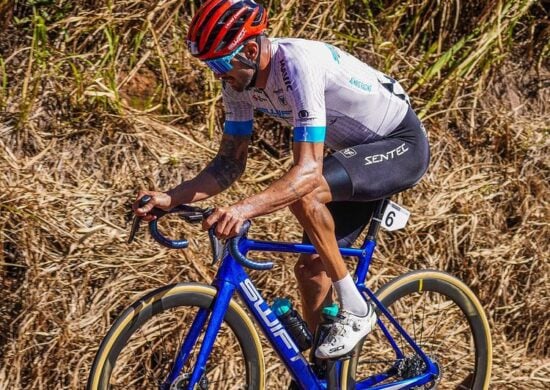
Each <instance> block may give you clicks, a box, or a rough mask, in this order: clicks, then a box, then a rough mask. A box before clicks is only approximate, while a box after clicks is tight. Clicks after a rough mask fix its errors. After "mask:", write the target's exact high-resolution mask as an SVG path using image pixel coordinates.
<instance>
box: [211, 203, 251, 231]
mask: <svg viewBox="0 0 550 390" xmlns="http://www.w3.org/2000/svg"><path fill="white" fill-rule="evenodd" d="M245 221H246V219H245V218H243V216H242V214H241V213H240V211H239V210H238V208H237V207H235V206H231V207H216V208H215V209H214V212H213V213H212V214H210V216H209V217H208V218H206V219H205V220H204V221H203V222H202V227H203V229H204V230H208V229H210V228H211V227H212V225H214V224H216V230H215V233H216V236H217V237H219V238H231V237H235V236H236V235H237V234H239V232H240V230H241V227H242V226H243V223H244V222H245Z"/></svg>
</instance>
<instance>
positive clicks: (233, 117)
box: [222, 85, 254, 136]
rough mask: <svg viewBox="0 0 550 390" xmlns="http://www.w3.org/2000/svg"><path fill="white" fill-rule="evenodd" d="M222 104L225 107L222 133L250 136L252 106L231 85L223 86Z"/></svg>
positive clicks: (252, 118) (252, 117)
mask: <svg viewBox="0 0 550 390" xmlns="http://www.w3.org/2000/svg"><path fill="white" fill-rule="evenodd" d="M222 99H223V105H224V109H225V122H224V125H223V132H224V134H229V135H236V136H250V135H251V134H252V128H253V120H254V108H253V107H252V105H251V104H250V103H248V102H247V101H246V100H244V99H243V98H240V97H239V96H238V94H237V93H236V92H234V91H232V90H231V87H228V86H225V85H224V86H223V92H222Z"/></svg>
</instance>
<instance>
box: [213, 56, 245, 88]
mask: <svg viewBox="0 0 550 390" xmlns="http://www.w3.org/2000/svg"><path fill="white" fill-rule="evenodd" d="M231 65H233V69H231V70H230V71H228V72H226V73H223V74H216V77H217V78H219V79H221V80H222V81H223V82H224V83H227V84H229V86H230V87H231V88H233V89H234V90H235V91H237V92H242V91H244V89H245V88H246V86H247V85H248V84H250V82H251V81H252V77H253V76H254V70H252V69H250V68H249V67H247V66H246V65H244V64H243V63H242V62H240V61H239V60H237V59H236V58H233V59H232V60H231Z"/></svg>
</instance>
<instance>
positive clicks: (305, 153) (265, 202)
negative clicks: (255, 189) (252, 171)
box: [235, 142, 324, 219]
mask: <svg viewBox="0 0 550 390" xmlns="http://www.w3.org/2000/svg"><path fill="white" fill-rule="evenodd" d="M323 149H324V143H323V142H295V143H294V147H293V153H294V165H293V166H292V168H290V170H289V171H288V172H286V173H285V174H284V175H283V176H282V177H281V178H280V179H278V180H277V181H275V182H274V183H272V184H271V185H270V186H269V187H268V188H266V189H265V190H264V191H262V192H260V193H258V194H256V195H253V196H251V197H249V198H247V199H244V200H242V201H240V202H239V203H237V204H235V207H237V208H238V210H239V212H240V214H241V215H242V217H243V218H244V219H251V218H254V217H257V216H260V215H265V214H269V213H271V212H273V211H276V210H279V209H282V208H284V207H286V206H289V205H291V204H292V203H294V202H296V201H297V200H299V199H301V198H302V197H304V196H305V195H307V194H309V193H310V192H312V191H314V190H315V189H316V188H317V187H319V186H320V185H321V184H322V183H323V180H324V179H323V174H322V170H323Z"/></svg>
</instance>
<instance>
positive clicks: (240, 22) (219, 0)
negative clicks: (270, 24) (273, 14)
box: [187, 0, 267, 61]
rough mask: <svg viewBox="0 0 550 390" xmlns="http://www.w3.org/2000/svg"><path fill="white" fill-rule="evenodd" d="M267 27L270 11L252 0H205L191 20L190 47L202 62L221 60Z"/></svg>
mask: <svg viewBox="0 0 550 390" xmlns="http://www.w3.org/2000/svg"><path fill="white" fill-rule="evenodd" d="M266 27H267V12H266V11H265V9H264V8H263V7H262V6H261V5H259V4H258V3H256V2H254V1H253V0H206V2H205V3H204V4H203V5H202V6H201V7H200V8H199V9H198V10H197V12H196V14H195V16H194V17H193V19H192V20H191V24H190V26H189V31H188V33H187V45H188V47H189V51H190V52H191V54H192V55H193V56H195V57H197V58H199V59H200V60H203V61H205V60H210V59H215V58H220V57H224V56H227V55H230V54H231V53H233V52H234V51H235V50H236V49H238V48H240V47H241V46H242V45H243V44H244V43H245V42H246V41H247V40H248V39H250V38H253V37H255V36H258V35H260V34H262V33H263V31H264V30H265V29H266Z"/></svg>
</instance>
